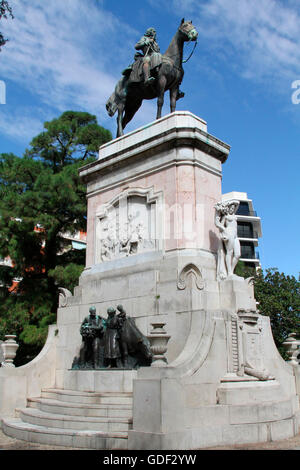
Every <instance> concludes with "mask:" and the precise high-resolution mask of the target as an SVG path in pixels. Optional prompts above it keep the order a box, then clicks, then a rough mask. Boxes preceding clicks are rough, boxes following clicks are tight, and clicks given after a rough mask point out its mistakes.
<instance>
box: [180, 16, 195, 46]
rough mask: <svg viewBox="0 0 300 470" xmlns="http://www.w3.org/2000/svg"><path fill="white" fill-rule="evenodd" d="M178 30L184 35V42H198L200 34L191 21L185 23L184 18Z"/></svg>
mask: <svg viewBox="0 0 300 470" xmlns="http://www.w3.org/2000/svg"><path fill="white" fill-rule="evenodd" d="M178 30H179V31H180V33H181V34H182V35H183V40H184V41H196V39H197V38H198V32H197V30H196V28H195V26H194V25H193V23H192V22H191V21H184V18H182V20H181V24H180V26H179V28H178Z"/></svg>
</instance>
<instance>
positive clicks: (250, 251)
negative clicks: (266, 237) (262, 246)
mask: <svg viewBox="0 0 300 470" xmlns="http://www.w3.org/2000/svg"><path fill="white" fill-rule="evenodd" d="M241 258H246V259H255V252H254V245H253V244H252V243H247V242H244V243H241Z"/></svg>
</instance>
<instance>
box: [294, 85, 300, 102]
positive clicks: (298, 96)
mask: <svg viewBox="0 0 300 470" xmlns="http://www.w3.org/2000/svg"><path fill="white" fill-rule="evenodd" d="M292 88H293V89H294V90H295V91H294V93H293V94H292V103H293V104H300V80H295V81H294V82H293V83H292Z"/></svg>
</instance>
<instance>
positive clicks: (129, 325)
mask: <svg viewBox="0 0 300 470" xmlns="http://www.w3.org/2000/svg"><path fill="white" fill-rule="evenodd" d="M117 312H118V313H117ZM80 334H81V337H82V344H81V347H80V351H79V356H78V357H75V358H74V361H73V364H72V369H102V368H107V369H110V368H123V369H124V368H137V367H140V366H148V365H151V362H152V353H151V349H150V343H149V341H148V339H147V337H146V336H144V335H143V334H142V333H141V331H140V330H139V329H138V328H137V326H136V324H135V321H134V320H133V319H132V318H130V317H128V316H127V315H126V312H125V310H124V308H123V306H122V305H118V306H117V310H116V309H115V308H113V307H109V308H108V309H107V318H103V317H101V316H100V315H97V314H96V308H95V307H90V309H89V315H88V316H87V317H85V318H84V320H83V322H82V324H81V327H80Z"/></svg>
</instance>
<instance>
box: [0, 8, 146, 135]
mask: <svg viewBox="0 0 300 470" xmlns="http://www.w3.org/2000/svg"><path fill="white" fill-rule="evenodd" d="M10 3H11V4H12V7H13V12H14V19H13V20H8V21H5V22H3V26H2V25H1V26H2V30H3V32H4V33H5V35H6V36H7V37H9V39H10V41H9V42H8V43H7V44H6V46H5V48H3V51H2V52H1V69H0V79H4V80H9V81H10V83H14V84H16V85H17V86H18V87H19V90H21V89H24V90H29V91H30V93H31V96H32V97H33V100H34V101H35V100H36V103H37V105H40V104H42V105H44V106H45V105H46V107H47V106H48V107H49V109H51V110H52V111H53V110H57V111H59V112H62V111H65V110H66V109H84V110H86V111H88V112H91V113H94V114H96V115H97V116H99V115H100V120H101V124H103V121H105V120H107V121H108V122H110V118H109V117H108V115H107V113H106V109H105V103H106V101H107V99H108V97H109V96H110V94H111V93H112V91H113V89H114V86H115V84H116V82H117V80H118V79H119V77H120V74H121V70H122V69H123V68H124V67H125V66H126V65H127V64H128V62H129V61H131V60H132V56H133V53H134V49H133V44H134V43H135V41H136V37H137V36H138V35H139V33H138V32H137V31H135V30H134V29H133V28H131V27H130V26H128V25H126V24H123V23H121V22H120V20H119V19H118V18H116V17H115V16H114V15H113V14H112V13H110V12H108V11H106V10H104V9H103V8H102V7H101V5H102V2H99V1H97V2H96V1H94V0H90V1H89V2H83V1H82V0H64V1H63V2H59V1H49V2H46V1H43V2H41V1H40V0H11V2H10ZM34 105H35V103H34V102H32V103H31V106H30V110H31V112H32V118H34V111H33V106H34ZM20 111H22V110H20ZM20 111H19V112H18V115H19V116H20ZM9 113H10V110H9V109H8V108H7V109H6V119H7V124H6V125H4V121H3V114H2V126H1V129H0V131H1V132H7V133H8V134H9V132H10V131H9V129H10V128H9V122H12V121H13V119H15V116H16V111H15V112H14V114H11V115H9ZM27 115H28V113H27ZM27 117H28V116H27ZM141 118H142V115H141V116H140V120H141ZM33 120H34V119H33ZM26 127H27V125H26V123H24V128H22V126H20V135H24V137H25V135H26V134H27V133H26V132H25V128H26ZM33 128H34V129H35V126H33ZM5 130H6V131H5ZM32 135H34V134H32ZM32 135H31V136H32Z"/></svg>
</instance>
